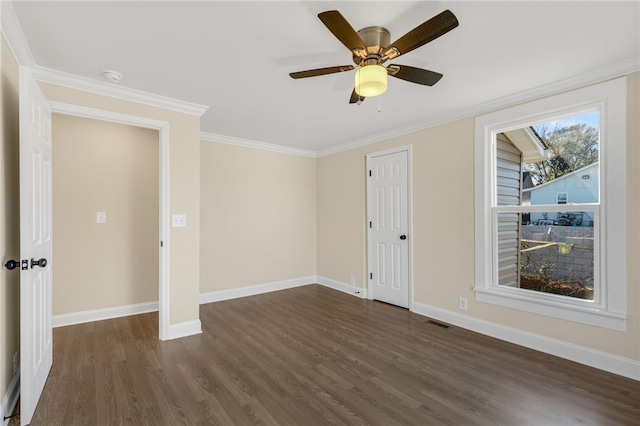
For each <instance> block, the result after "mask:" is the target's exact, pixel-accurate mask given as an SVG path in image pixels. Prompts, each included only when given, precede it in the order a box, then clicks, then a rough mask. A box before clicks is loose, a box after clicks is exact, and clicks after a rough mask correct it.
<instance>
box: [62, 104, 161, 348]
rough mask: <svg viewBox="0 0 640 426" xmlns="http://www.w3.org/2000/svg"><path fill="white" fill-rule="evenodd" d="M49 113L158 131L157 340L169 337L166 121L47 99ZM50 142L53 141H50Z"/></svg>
mask: <svg viewBox="0 0 640 426" xmlns="http://www.w3.org/2000/svg"><path fill="white" fill-rule="evenodd" d="M50 104H51V110H52V113H53V114H64V115H70V116H74V117H80V118H90V119H94V120H101V121H107V122H110V123H117V124H124V125H128V126H133V127H142V128H145V129H153V130H157V131H158V139H159V140H158V143H159V149H158V152H159V159H158V160H159V190H160V194H159V198H160V208H159V215H160V221H159V222H160V229H159V241H158V252H159V254H158V257H159V276H158V281H159V282H158V328H159V336H158V337H159V339H160V340H170V339H171V335H170V322H169V321H170V316H169V315H170V309H169V302H170V297H169V264H170V259H171V257H170V255H171V253H170V244H169V235H170V230H169V217H170V213H169V211H170V210H169V122H167V121H161V120H155V119H151V118H146V117H139V116H135V115H129V114H121V113H117V112H112V111H106V110H101V109H96V108H90V107H86V106H82V105H74V104H68V103H64V102H57V101H50ZM52 143H55V141H53V140H52Z"/></svg>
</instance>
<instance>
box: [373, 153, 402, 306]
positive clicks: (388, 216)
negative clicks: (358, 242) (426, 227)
mask: <svg viewBox="0 0 640 426" xmlns="http://www.w3.org/2000/svg"><path fill="white" fill-rule="evenodd" d="M368 159H369V175H370V176H369V177H368V184H367V188H368V212H369V243H368V244H369V281H370V290H371V298H372V299H376V300H380V301H382V302H387V303H391V304H393V305H398V306H402V307H404V308H408V307H409V238H410V235H409V174H408V165H409V152H408V151H407V150H403V151H399V152H393V153H387V154H381V155H378V154H372V155H370V156H369V157H368Z"/></svg>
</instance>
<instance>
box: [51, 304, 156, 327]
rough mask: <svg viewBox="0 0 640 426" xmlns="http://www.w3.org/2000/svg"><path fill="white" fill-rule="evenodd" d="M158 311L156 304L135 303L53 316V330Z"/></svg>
mask: <svg viewBox="0 0 640 426" xmlns="http://www.w3.org/2000/svg"><path fill="white" fill-rule="evenodd" d="M156 311H158V302H146V303H136V304H133V305H125V306H116V307H113V308H103V309H93V310H90V311H83V312H73V313H70V314H60V315H54V316H53V328H56V327H66V326H68V325H74V324H84V323H86V322H93V321H102V320H107V319H112V318H120V317H128V316H131V315H138V314H146V313H147V312H156Z"/></svg>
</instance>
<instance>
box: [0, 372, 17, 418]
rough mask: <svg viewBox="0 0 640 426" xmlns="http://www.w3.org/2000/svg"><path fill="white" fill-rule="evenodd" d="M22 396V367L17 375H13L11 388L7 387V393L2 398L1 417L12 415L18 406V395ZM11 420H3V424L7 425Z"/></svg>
mask: <svg viewBox="0 0 640 426" xmlns="http://www.w3.org/2000/svg"><path fill="white" fill-rule="evenodd" d="M19 396H20V368H18V371H17V372H16V375H15V376H13V379H12V380H11V383H10V384H9V389H7V393H6V394H5V396H4V398H2V405H0V416H2V417H0V418H2V419H4V418H5V417H6V416H10V415H11V414H12V413H13V410H14V408H16V404H17V403H18V397H19ZM9 420H11V419H7V420H5V421H3V422H2V425H3V426H7V425H8V424H9Z"/></svg>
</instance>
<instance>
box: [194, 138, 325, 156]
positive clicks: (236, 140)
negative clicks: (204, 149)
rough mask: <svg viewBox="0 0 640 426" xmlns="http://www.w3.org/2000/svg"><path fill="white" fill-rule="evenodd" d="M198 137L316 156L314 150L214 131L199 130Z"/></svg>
mask: <svg viewBox="0 0 640 426" xmlns="http://www.w3.org/2000/svg"><path fill="white" fill-rule="evenodd" d="M200 139H201V140H203V141H207V142H217V143H223V144H226V145H235V146H242V147H245V148H255V149H261V150H263V151H273V152H280V153H283V154H291V155H299V156H301V157H311V158H316V157H317V155H316V153H315V151H311V150H307V149H300V148H293V147H289V146H284V145H276V144H271V143H266V142H258V141H252V140H249V139H242V138H236V137H233V136H225V135H217V134H215V133H207V132H200Z"/></svg>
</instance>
